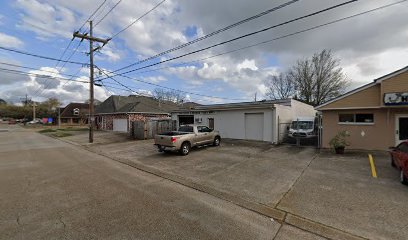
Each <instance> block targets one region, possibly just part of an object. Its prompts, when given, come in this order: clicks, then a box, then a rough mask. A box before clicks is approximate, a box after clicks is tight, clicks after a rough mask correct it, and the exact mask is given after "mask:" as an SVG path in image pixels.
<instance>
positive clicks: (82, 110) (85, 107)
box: [60, 103, 89, 118]
mask: <svg viewBox="0 0 408 240" xmlns="http://www.w3.org/2000/svg"><path fill="white" fill-rule="evenodd" d="M75 108H78V109H79V115H84V114H88V113H89V104H88V103H69V104H68V105H67V106H66V107H65V108H61V110H60V111H61V117H62V118H71V117H73V118H78V117H80V116H78V115H74V109H75Z"/></svg>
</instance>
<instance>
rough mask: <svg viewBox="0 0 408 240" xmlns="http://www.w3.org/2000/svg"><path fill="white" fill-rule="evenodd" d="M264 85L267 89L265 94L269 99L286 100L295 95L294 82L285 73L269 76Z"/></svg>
mask: <svg viewBox="0 0 408 240" xmlns="http://www.w3.org/2000/svg"><path fill="white" fill-rule="evenodd" d="M265 85H266V87H267V88H268V90H267V93H266V94H267V96H268V97H269V98H270V99H286V98H290V97H293V96H294V94H295V82H294V81H293V79H292V78H291V77H290V76H289V75H288V73H287V72H284V73H280V74H279V75H277V76H276V75H273V76H271V78H270V79H269V80H267V81H266V82H265Z"/></svg>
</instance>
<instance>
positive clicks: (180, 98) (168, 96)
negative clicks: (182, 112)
mask: <svg viewBox="0 0 408 240" xmlns="http://www.w3.org/2000/svg"><path fill="white" fill-rule="evenodd" d="M153 97H154V98H155V99H157V100H159V101H171V102H175V103H183V102H184V100H185V98H186V97H185V96H184V95H183V94H182V93H181V92H180V91H176V90H165V89H162V88H156V89H154V91H153Z"/></svg>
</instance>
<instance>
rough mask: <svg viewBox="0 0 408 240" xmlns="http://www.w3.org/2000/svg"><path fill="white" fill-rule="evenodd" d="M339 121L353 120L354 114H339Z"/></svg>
mask: <svg viewBox="0 0 408 240" xmlns="http://www.w3.org/2000/svg"><path fill="white" fill-rule="evenodd" d="M339 122H341V123H346V122H354V114H339Z"/></svg>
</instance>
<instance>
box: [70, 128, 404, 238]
mask: <svg viewBox="0 0 408 240" xmlns="http://www.w3.org/2000/svg"><path fill="white" fill-rule="evenodd" d="M99 134H101V136H103V134H108V133H99ZM83 137H85V136H83ZM96 137H98V136H96ZM123 138H126V136H123ZM78 139H81V136H79V135H77V136H73V137H68V138H65V139H64V140H65V141H73V140H75V141H77V142H78ZM112 139H114V140H112V141H111V142H110V143H109V142H108V141H102V142H101V143H98V144H94V145H86V148H87V149H88V150H90V151H92V152H97V153H99V154H102V155H105V156H108V157H110V158H112V159H114V160H116V161H119V162H122V163H125V164H127V165H130V166H133V167H135V168H138V169H140V170H144V171H147V172H149V173H152V174H155V175H158V176H161V177H164V178H167V179H170V180H172V181H174V182H178V183H180V184H183V185H186V186H189V187H192V188H195V189H197V190H200V191H203V192H207V193H209V194H211V195H214V196H216V197H219V198H222V199H225V200H227V201H230V202H233V203H236V204H237V205H240V206H243V207H245V208H248V209H251V210H254V211H256V212H260V213H261V214H265V215H268V216H271V217H273V218H275V219H276V220H278V221H279V220H281V221H285V222H287V223H288V224H289V225H295V226H296V227H299V228H302V229H304V230H308V231H311V232H315V233H318V234H319V235H321V236H326V237H328V238H330V237H332V238H336V234H345V235H344V236H348V234H350V237H361V238H363V239H364V238H365V239H406V236H408V222H407V221H406V216H407V215H408V209H407V208H406V203H407V202H408V188H407V187H406V186H404V185H402V184H400V183H399V181H398V172H397V171H396V170H395V169H393V168H391V166H390V163H389V157H388V155H387V153H386V152H370V153H371V154H373V157H374V159H375V164H376V170H377V173H378V178H373V177H372V176H371V170H370V165H369V163H368V158H367V154H368V152H357V151H346V154H344V155H335V154H332V153H331V152H330V151H322V152H319V151H317V150H316V149H314V148H310V147H306V148H297V147H294V146H273V145H270V144H267V143H263V142H247V141H239V140H226V141H223V143H222V145H221V146H220V147H204V148H199V149H195V150H193V151H192V152H191V153H190V154H189V155H188V156H185V157H183V156H179V155H178V154H177V153H159V152H157V150H156V148H155V147H154V146H153V141H151V140H145V141H130V140H127V141H119V140H118V139H117V136H116V138H112ZM299 219H300V220H299ZM299 221H300V222H299ZM322 229H323V230H322ZM327 230H329V233H327ZM341 236H343V235H341ZM344 236H343V237H344ZM340 238H341V237H340ZM350 239H353V238H350Z"/></svg>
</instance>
